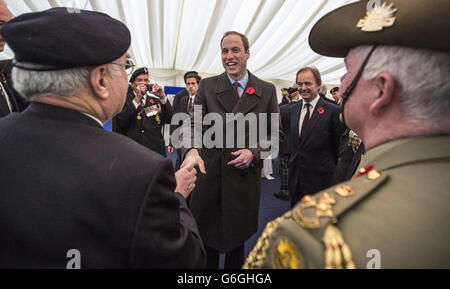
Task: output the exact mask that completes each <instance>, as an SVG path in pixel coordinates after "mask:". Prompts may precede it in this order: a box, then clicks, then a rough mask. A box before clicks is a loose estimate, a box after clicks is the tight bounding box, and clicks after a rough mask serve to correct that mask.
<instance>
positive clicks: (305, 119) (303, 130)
mask: <svg viewBox="0 0 450 289" xmlns="http://www.w3.org/2000/svg"><path fill="white" fill-rule="evenodd" d="M305 106H306V114H305V117H304V118H303V123H302V130H301V135H300V137H302V136H303V135H304V134H305V132H306V126H307V125H308V121H309V107H310V106H311V105H310V104H309V103H306V104H305Z"/></svg>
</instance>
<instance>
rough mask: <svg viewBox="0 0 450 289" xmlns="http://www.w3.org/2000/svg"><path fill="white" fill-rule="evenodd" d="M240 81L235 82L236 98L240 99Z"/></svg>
mask: <svg viewBox="0 0 450 289" xmlns="http://www.w3.org/2000/svg"><path fill="white" fill-rule="evenodd" d="M238 87H239V82H237V81H236V82H235V83H233V88H234V93H235V94H236V100H237V101H239V92H238Z"/></svg>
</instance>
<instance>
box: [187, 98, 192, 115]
mask: <svg viewBox="0 0 450 289" xmlns="http://www.w3.org/2000/svg"><path fill="white" fill-rule="evenodd" d="M191 109H192V97H190V96H189V103H188V112H190V111H191Z"/></svg>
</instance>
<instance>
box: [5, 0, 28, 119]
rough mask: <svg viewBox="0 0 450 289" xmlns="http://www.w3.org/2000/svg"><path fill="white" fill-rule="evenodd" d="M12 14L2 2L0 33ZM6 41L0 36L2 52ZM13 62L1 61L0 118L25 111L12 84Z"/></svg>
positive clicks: (23, 104) (21, 99)
mask: <svg viewBox="0 0 450 289" xmlns="http://www.w3.org/2000/svg"><path fill="white" fill-rule="evenodd" d="M11 18H12V14H11V11H9V9H8V7H7V6H6V3H4V2H3V1H0V31H1V27H2V26H3V24H5V23H6V22H8V21H9V20H11ZM5 44H6V42H5V40H4V39H3V37H2V36H1V34H0V52H2V51H3V50H4V49H5ZM11 69H12V60H11V59H8V60H1V61H0V118H1V117H3V116H6V115H8V114H10V113H12V112H19V111H22V110H23V109H25V107H26V103H25V100H24V99H23V98H22V97H20V95H19V94H18V93H17V92H16V91H15V90H14V89H13V86H12V82H11Z"/></svg>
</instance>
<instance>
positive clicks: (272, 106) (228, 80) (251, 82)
mask: <svg viewBox="0 0 450 289" xmlns="http://www.w3.org/2000/svg"><path fill="white" fill-rule="evenodd" d="M221 56H222V65H223V67H224V69H225V73H223V74H221V75H219V76H214V77H210V78H206V79H203V80H202V81H201V82H200V86H199V89H198V92H197V95H196V97H195V100H194V105H196V106H200V108H201V112H202V115H203V116H205V115H206V114H207V113H216V114H218V115H220V117H222V119H223V123H224V127H223V131H224V135H225V131H226V127H225V124H226V121H225V120H226V116H225V115H226V114H229V113H234V114H237V113H241V114H242V115H244V116H246V115H249V114H255V116H256V118H257V119H258V123H257V127H250V128H249V127H247V128H246V130H245V131H237V130H234V135H232V136H231V137H232V138H233V140H234V143H235V144H236V139H237V135H238V134H240V136H245V139H246V143H245V147H243V148H241V147H237V146H235V145H234V146H232V147H227V146H226V144H225V143H223V144H221V146H215V147H212V148H206V147H202V148H201V149H196V148H192V149H190V148H185V149H184V150H183V155H185V158H184V162H183V164H182V167H183V166H185V165H187V164H189V163H193V164H195V165H198V166H199V168H200V171H201V172H202V174H199V176H198V181H197V184H196V188H195V191H194V192H193V195H192V196H191V202H190V208H191V210H192V212H193V214H194V216H195V218H196V220H197V222H198V225H199V229H200V234H201V236H202V239H203V241H204V244H205V246H206V249H207V255H208V260H207V267H208V268H218V266H219V253H220V252H222V253H226V257H225V268H239V267H241V266H242V264H243V261H244V242H245V241H246V240H247V239H248V238H249V237H250V236H251V235H252V234H253V233H255V232H256V230H257V228H258V209H259V194H260V187H261V184H260V182H261V177H260V176H261V160H260V151H261V150H260V146H259V144H257V148H250V146H251V145H253V144H249V132H250V130H253V131H258V127H259V126H260V125H262V123H260V122H259V118H258V117H257V116H258V114H265V115H268V114H270V113H278V112H279V110H278V103H277V97H276V91H275V87H274V86H273V85H272V84H270V83H267V82H265V81H262V80H260V79H258V78H257V77H256V76H254V75H253V74H251V73H250V72H249V71H248V70H247V61H248V59H249V57H250V50H249V42H248V39H247V37H245V36H244V35H242V34H241V33H238V32H235V31H229V32H227V33H225V35H224V36H223V38H222V40H221ZM193 115H194V114H193V112H191V117H193ZM194 121H195V119H194ZM193 123H194V122H192V124H193ZM268 124H270V117H268V118H267V123H266V124H265V125H266V127H270V126H269V125H268ZM207 128H208V127H207V126H204V127H203V129H204V130H206V129H207ZM192 129H194V128H193V127H192ZM192 136H194V133H192ZM227 137H228V136H227ZM186 151H187V153H186Z"/></svg>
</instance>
